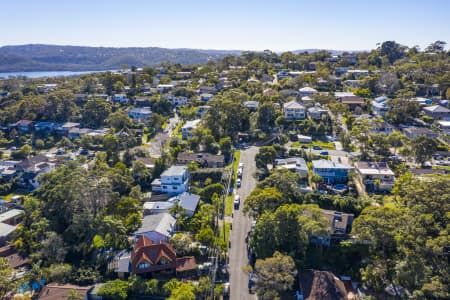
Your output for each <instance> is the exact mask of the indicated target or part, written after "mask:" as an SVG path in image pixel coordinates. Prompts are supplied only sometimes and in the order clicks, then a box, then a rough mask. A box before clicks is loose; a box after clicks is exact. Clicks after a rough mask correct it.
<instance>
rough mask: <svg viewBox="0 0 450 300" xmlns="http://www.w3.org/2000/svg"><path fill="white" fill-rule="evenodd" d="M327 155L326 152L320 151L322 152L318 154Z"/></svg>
mask: <svg viewBox="0 0 450 300" xmlns="http://www.w3.org/2000/svg"><path fill="white" fill-rule="evenodd" d="M328 154H329V153H328V151H322V152H320V155H328Z"/></svg>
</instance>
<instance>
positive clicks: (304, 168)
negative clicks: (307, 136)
mask: <svg viewBox="0 0 450 300" xmlns="http://www.w3.org/2000/svg"><path fill="white" fill-rule="evenodd" d="M275 166H276V168H277V169H287V170H289V171H291V172H294V173H297V174H299V175H300V178H308V165H307V164H306V161H305V160H304V159H303V158H301V157H290V158H277V159H275Z"/></svg>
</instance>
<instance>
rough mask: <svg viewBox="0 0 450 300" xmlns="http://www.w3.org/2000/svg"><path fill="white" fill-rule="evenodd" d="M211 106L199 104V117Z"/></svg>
mask: <svg viewBox="0 0 450 300" xmlns="http://www.w3.org/2000/svg"><path fill="white" fill-rule="evenodd" d="M210 108H211V106H209V105H201V106H199V107H198V108H197V114H198V116H199V117H200V118H201V117H203V115H204V114H206V113H207V112H208V110H209V109H210Z"/></svg>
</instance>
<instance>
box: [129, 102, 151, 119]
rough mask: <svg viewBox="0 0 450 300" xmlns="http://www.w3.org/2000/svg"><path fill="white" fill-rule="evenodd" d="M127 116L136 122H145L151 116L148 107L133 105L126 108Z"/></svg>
mask: <svg viewBox="0 0 450 300" xmlns="http://www.w3.org/2000/svg"><path fill="white" fill-rule="evenodd" d="M127 114H128V116H129V117H130V118H131V119H133V120H134V121H136V122H147V121H148V120H150V118H151V117H152V110H151V108H150V107H148V106H147V107H135V108H131V109H128V110H127Z"/></svg>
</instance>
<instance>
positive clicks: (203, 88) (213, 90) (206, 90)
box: [198, 86, 217, 95]
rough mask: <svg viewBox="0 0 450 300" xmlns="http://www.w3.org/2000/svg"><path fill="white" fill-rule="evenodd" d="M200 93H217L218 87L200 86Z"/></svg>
mask: <svg viewBox="0 0 450 300" xmlns="http://www.w3.org/2000/svg"><path fill="white" fill-rule="evenodd" d="M198 93H199V94H213V95H215V94H217V88H215V87H214V86H201V87H199V88H198Z"/></svg>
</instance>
